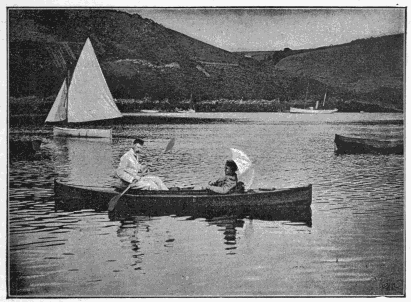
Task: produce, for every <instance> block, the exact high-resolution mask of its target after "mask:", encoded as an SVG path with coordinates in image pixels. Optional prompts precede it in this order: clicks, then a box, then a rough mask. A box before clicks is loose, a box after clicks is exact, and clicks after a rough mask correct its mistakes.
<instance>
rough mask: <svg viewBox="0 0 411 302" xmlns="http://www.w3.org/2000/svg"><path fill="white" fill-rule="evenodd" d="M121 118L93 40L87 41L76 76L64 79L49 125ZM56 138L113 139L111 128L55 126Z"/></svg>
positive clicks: (78, 63) (76, 69) (74, 74)
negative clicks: (92, 43) (92, 42)
mask: <svg viewBox="0 0 411 302" xmlns="http://www.w3.org/2000/svg"><path fill="white" fill-rule="evenodd" d="M68 73H69V72H68ZM119 117H122V114H121V112H120V111H119V110H118V108H117V106H116V104H115V102H114V99H113V96H112V95H111V92H110V89H109V88H108V85H107V83H106V80H105V78H104V75H103V72H102V71H101V68H100V64H99V63H98V60H97V57H96V54H95V52H94V49H93V46H92V45H91V42H90V39H87V41H86V43H85V44H84V47H83V50H82V51H81V54H80V57H79V59H78V61H77V64H76V67H75V69H74V72H73V75H72V77H71V79H70V75H69V74H68V76H67V77H66V78H65V79H64V81H63V84H62V86H61V88H60V91H59V93H58V95H57V97H56V100H55V101H54V104H53V106H52V108H51V110H50V112H49V114H48V116H47V118H46V123H59V124H63V125H64V126H67V125H69V123H70V124H79V123H85V122H91V121H101V120H109V119H114V118H119ZM53 134H54V135H55V136H73V137H83V136H86V137H103V138H111V135H112V133H111V129H85V128H78V127H75V128H68V127H55V128H54V129H53Z"/></svg>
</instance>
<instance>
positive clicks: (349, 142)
mask: <svg viewBox="0 0 411 302" xmlns="http://www.w3.org/2000/svg"><path fill="white" fill-rule="evenodd" d="M334 143H335V148H336V150H335V152H336V153H380V154H390V153H391V154H403V153H404V141H403V140H377V139H368V138H357V137H347V136H342V135H338V134H336V135H335V139H334Z"/></svg>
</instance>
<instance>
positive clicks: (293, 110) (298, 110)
mask: <svg viewBox="0 0 411 302" xmlns="http://www.w3.org/2000/svg"><path fill="white" fill-rule="evenodd" d="M307 90H308V88H307ZM326 98H327V91H326V92H325V94H324V100H323V107H324V105H325V100H326ZM306 99H307V96H306ZM318 105H319V101H317V102H316V104H315V108H314V107H308V109H305V108H304V109H301V108H295V107H290V113H310V114H324V113H334V112H337V111H338V109H318Z"/></svg>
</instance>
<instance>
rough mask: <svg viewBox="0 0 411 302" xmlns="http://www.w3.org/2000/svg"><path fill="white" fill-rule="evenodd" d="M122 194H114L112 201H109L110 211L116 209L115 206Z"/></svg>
mask: <svg viewBox="0 0 411 302" xmlns="http://www.w3.org/2000/svg"><path fill="white" fill-rule="evenodd" d="M121 196H122V195H121V194H118V195H117V196H114V197H113V198H111V200H110V202H109V203H108V211H109V212H111V211H113V210H114V209H115V207H116V206H117V203H118V201H119V199H120V198H121Z"/></svg>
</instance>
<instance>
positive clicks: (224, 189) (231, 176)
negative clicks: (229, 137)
mask: <svg viewBox="0 0 411 302" xmlns="http://www.w3.org/2000/svg"><path fill="white" fill-rule="evenodd" d="M237 170H238V167H237V164H236V163H235V161H234V160H231V159H230V160H227V161H226V163H225V167H224V172H225V176H224V177H221V178H219V179H217V180H215V181H210V182H209V183H208V186H206V187H205V189H207V190H210V191H212V192H215V193H219V194H227V193H231V192H234V191H241V190H242V189H241V187H242V185H243V183H242V182H238V178H237V173H236V172H237Z"/></svg>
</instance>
